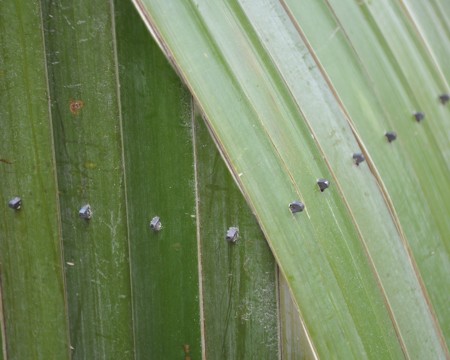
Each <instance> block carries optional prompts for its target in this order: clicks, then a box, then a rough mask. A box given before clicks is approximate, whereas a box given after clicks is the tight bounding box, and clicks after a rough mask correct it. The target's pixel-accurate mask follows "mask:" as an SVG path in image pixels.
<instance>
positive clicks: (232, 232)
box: [225, 227, 239, 243]
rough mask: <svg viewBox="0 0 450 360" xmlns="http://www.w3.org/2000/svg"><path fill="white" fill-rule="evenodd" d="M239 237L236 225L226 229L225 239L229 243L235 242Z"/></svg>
mask: <svg viewBox="0 0 450 360" xmlns="http://www.w3.org/2000/svg"><path fill="white" fill-rule="evenodd" d="M238 237H239V229H238V228H237V227H230V228H229V229H228V231H227V235H226V237H225V239H226V240H227V241H229V242H231V243H235V242H236V241H237V239H238Z"/></svg>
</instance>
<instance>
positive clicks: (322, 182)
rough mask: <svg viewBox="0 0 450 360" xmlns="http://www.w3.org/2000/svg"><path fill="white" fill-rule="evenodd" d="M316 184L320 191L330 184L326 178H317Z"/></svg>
mask: <svg viewBox="0 0 450 360" xmlns="http://www.w3.org/2000/svg"><path fill="white" fill-rule="evenodd" d="M317 185H319V189H320V191H321V192H324V191H325V189H328V187H329V186H330V182H329V181H328V180H327V179H318V180H317Z"/></svg>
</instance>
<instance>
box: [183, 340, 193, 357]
mask: <svg viewBox="0 0 450 360" xmlns="http://www.w3.org/2000/svg"><path fill="white" fill-rule="evenodd" d="M183 350H184V360H191V355H189V353H190V352H191V348H190V346H189V344H184V345H183Z"/></svg>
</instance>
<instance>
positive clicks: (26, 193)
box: [0, 1, 70, 359]
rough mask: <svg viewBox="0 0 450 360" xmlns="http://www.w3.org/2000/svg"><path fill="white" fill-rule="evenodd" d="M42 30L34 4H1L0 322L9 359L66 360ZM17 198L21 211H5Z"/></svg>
mask: <svg viewBox="0 0 450 360" xmlns="http://www.w3.org/2000/svg"><path fill="white" fill-rule="evenodd" d="M30 28H32V29H33V30H32V31H30ZM42 31H43V29H42V17H41V13H40V8H39V3H37V2H35V1H27V2H0V47H1V48H0V92H1V96H0V127H1V133H0V138H1V140H0V160H1V162H0V179H1V180H0V184H1V186H0V188H1V191H0V204H1V209H2V210H1V216H0V234H1V236H0V263H1V268H0V275H1V305H2V308H1V311H2V316H1V319H2V336H3V341H2V343H4V344H6V346H5V347H4V349H3V353H4V355H5V358H9V359H51V358H58V359H69V351H70V350H69V335H68V323H67V308H66V299H65V291H64V273H63V262H62V244H61V229H60V225H59V214H60V213H59V202H58V189H57V183H56V174H55V159H54V148H53V139H52V123H51V117H50V113H49V103H48V94H49V92H48V88H47V77H46V71H45V67H46V59H45V52H44V48H45V47H44V41H43V32H42ZM12 40H13V41H12ZM17 196H18V197H20V198H21V199H22V205H21V207H20V209H19V210H13V209H11V208H8V202H9V201H10V200H11V199H13V198H15V197H17ZM5 341H7V343H6V342H5Z"/></svg>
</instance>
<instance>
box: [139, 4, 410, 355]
mask: <svg viewBox="0 0 450 360" xmlns="http://www.w3.org/2000/svg"><path fill="white" fill-rule="evenodd" d="M235 4H236V3H230V4H221V5H219V6H214V7H213V6H210V5H209V4H207V3H206V2H196V3H195V4H191V3H189V4H186V3H179V2H176V3H175V2H172V3H170V4H160V3H158V4H157V3H155V2H151V1H147V2H145V6H147V9H144V5H143V3H141V2H138V7H140V10H141V12H142V14H143V16H144V17H145V18H146V20H147V21H148V23H149V24H150V26H152V27H153V30H154V31H156V33H157V35H158V36H159V40H160V41H161V42H162V43H163V46H164V48H165V51H166V52H167V56H168V57H169V58H171V59H173V61H174V64H175V65H176V66H177V67H178V69H179V71H180V74H181V75H182V76H183V78H184V79H185V81H186V82H187V84H188V85H189V87H190V88H191V91H192V93H193V94H194V96H195V97H196V98H197V99H198V100H199V103H200V105H201V107H202V110H203V111H204V113H205V114H206V116H207V118H208V124H209V126H210V128H211V130H212V133H213V134H214V136H215V138H216V142H217V144H218V145H219V147H220V149H221V152H222V155H223V157H224V158H225V159H226V160H227V162H228V165H229V167H230V169H231V170H232V171H233V173H234V176H235V179H236V180H237V181H238V183H239V184H240V186H241V188H242V190H243V192H244V194H245V195H246V197H247V199H248V200H249V203H250V204H251V206H252V208H253V210H254V212H255V214H256V216H257V218H258V221H259V223H260V225H261V227H262V229H263V231H264V233H265V235H266V236H267V239H268V241H269V244H270V245H271V247H272V250H273V252H274V254H275V257H276V258H277V261H278V263H279V264H280V267H281V269H282V271H283V273H284V274H285V275H286V278H287V281H288V282H289V284H290V287H291V289H292V292H293V294H294V297H295V300H296V302H297V304H298V306H299V308H300V311H301V315H302V317H303V319H304V320H305V324H306V326H307V328H308V331H309V333H310V335H311V338H312V339H313V342H314V346H315V349H316V351H317V353H318V354H319V355H320V356H324V357H327V356H328V357H329V356H341V357H360V356H361V354H364V355H363V356H367V357H374V358H378V357H380V356H381V357H393V358H396V357H401V356H402V347H404V344H403V343H402V340H401V338H399V339H397V338H396V336H395V331H396V330H397V331H398V329H397V328H396V326H397V324H395V325H393V324H392V322H391V318H390V315H391V313H390V311H391V309H390V308H389V306H388V307H387V308H386V307H385V300H386V298H385V294H382V293H380V292H379V287H378V285H377V281H379V279H378V278H377V279H375V278H374V271H373V268H372V264H370V263H369V262H368V258H367V257H366V248H365V244H364V243H361V242H360V240H361V239H360V236H361V234H360V233H358V231H357V228H356V227H355V226H354V222H353V218H352V216H351V213H349V212H348V208H347V204H346V203H344V202H343V201H342V197H341V193H340V187H339V185H338V184H336V187H334V186H332V187H330V189H328V190H326V191H325V192H323V193H321V192H320V190H319V189H318V187H317V184H316V180H317V178H319V177H324V178H327V179H332V184H334V182H333V180H334V179H336V178H335V177H334V176H335V175H334V173H332V172H331V171H330V170H331V169H330V168H329V167H328V164H327V163H326V162H324V161H323V160H322V158H323V154H322V153H321V151H320V150H319V148H317V147H316V146H315V143H314V141H313V139H312V138H311V133H310V130H309V128H308V127H307V125H306V124H305V122H303V121H298V119H302V120H303V118H304V115H303V114H302V113H301V112H299V109H298V106H297V104H296V103H295V102H294V101H293V100H292V97H291V96H290V92H289V89H287V88H286V87H285V85H284V81H283V79H281V78H280V77H279V75H278V74H277V72H276V71H275V70H274V68H273V67H272V65H271V64H270V61H269V59H270V58H269V57H268V55H266V54H265V53H264V52H263V51H261V46H260V45H259V44H258V39H257V37H255V35H254V33H253V32H252V31H251V30H250V31H249V32H244V31H242V29H243V28H249V29H251V28H252V26H249V25H248V20H247V19H246V17H245V16H244V15H243V14H242V12H241V11H240V10H239V8H238V6H235ZM172 13H177V14H178V16H179V18H180V19H182V20H180V21H178V22H173V21H170V20H169V18H168V17H166V16H165V15H166V14H172ZM193 48H195V51H192V49H193ZM201 74H202V75H201ZM206 75H207V76H206ZM217 84H220V87H218V86H217ZM275 119H276V120H275ZM280 124H281V125H280ZM349 156H350V157H351V154H349ZM346 166H347V169H348V170H347V171H349V172H350V171H356V170H357V169H353V170H350V169H352V162H351V160H350V161H348V162H346ZM367 196H368V197H370V196H374V197H375V199H377V198H378V197H379V196H380V194H379V193H376V194H375V195H373V194H371V193H368V194H367ZM296 199H300V200H302V201H304V203H305V204H306V210H305V211H304V212H303V213H301V214H296V215H294V216H293V215H291V214H290V213H289V210H288V204H289V202H290V201H293V200H296ZM384 206H385V205H384ZM389 219H390V217H389V218H388V220H389ZM389 221H392V219H390V220H389ZM319 294H320V296H319ZM368 324H370V327H368ZM394 327H395V328H394ZM397 341H399V342H397Z"/></svg>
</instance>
